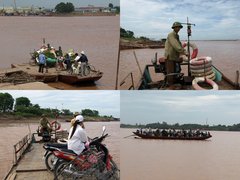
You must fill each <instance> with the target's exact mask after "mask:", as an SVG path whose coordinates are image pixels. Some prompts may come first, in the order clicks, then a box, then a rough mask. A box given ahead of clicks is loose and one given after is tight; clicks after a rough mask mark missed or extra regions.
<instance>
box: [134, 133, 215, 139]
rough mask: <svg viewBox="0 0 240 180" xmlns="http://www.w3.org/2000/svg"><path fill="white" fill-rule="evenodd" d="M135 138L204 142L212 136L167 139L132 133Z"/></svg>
mask: <svg viewBox="0 0 240 180" xmlns="http://www.w3.org/2000/svg"><path fill="white" fill-rule="evenodd" d="M133 134H135V135H136V136H138V137H140V138H142V139H168V140H206V139H209V138H211V137H212V135H210V134H209V135H206V136H198V137H169V136H155V135H146V134H141V133H138V132H133Z"/></svg>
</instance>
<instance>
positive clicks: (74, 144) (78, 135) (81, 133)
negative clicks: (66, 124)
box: [67, 115, 88, 155]
mask: <svg viewBox="0 0 240 180" xmlns="http://www.w3.org/2000/svg"><path fill="white" fill-rule="evenodd" d="M83 120H84V118H83V116H82V115H78V116H76V120H75V122H74V124H73V126H72V127H71V128H70V131H69V136H68V141H67V147H68V149H70V150H72V151H74V152H75V153H76V154H78V155H79V154H80V153H81V152H82V151H83V150H84V149H85V144H86V143H88V138H87V135H86V131H85V127H84V124H83Z"/></svg>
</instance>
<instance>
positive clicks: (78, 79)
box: [58, 71, 103, 84]
mask: <svg viewBox="0 0 240 180" xmlns="http://www.w3.org/2000/svg"><path fill="white" fill-rule="evenodd" d="M102 76H103V72H99V71H92V72H91V73H90V74H89V75H87V76H80V75H74V74H68V73H64V72H63V73H60V74H59V75H58V80H59V81H61V82H64V83H67V84H79V83H82V82H94V81H97V80H99V79H100V78H101V77H102Z"/></svg>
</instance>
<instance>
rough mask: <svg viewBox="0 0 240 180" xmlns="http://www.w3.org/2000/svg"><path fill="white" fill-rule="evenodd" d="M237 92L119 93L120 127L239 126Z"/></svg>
mask: <svg viewBox="0 0 240 180" xmlns="http://www.w3.org/2000/svg"><path fill="white" fill-rule="evenodd" d="M239 107H240V92H239V91H121V123H125V124H136V123H141V124H147V123H153V122H163V121H165V122H167V123H169V124H174V123H179V124H184V123H197V124H206V122H207V123H208V124H209V125H218V124H225V125H232V124H238V123H240V110H239Z"/></svg>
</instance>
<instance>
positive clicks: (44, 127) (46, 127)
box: [40, 114, 52, 133]
mask: <svg viewBox="0 0 240 180" xmlns="http://www.w3.org/2000/svg"><path fill="white" fill-rule="evenodd" d="M43 131H48V132H49V133H51V131H52V127H51V124H50V123H49V120H48V118H47V117H46V115H45V114H42V116H41V119H40V133H43Z"/></svg>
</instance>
